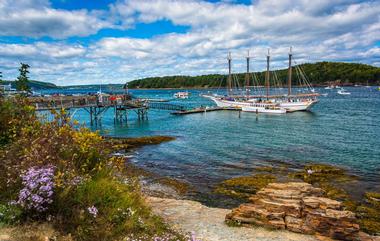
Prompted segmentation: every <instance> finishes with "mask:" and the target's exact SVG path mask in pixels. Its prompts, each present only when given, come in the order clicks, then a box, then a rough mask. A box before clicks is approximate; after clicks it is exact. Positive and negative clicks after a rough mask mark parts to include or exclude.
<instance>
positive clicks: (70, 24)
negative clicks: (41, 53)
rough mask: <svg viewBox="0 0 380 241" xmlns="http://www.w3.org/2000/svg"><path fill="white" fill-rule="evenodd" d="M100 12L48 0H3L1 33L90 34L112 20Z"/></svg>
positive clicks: (36, 36) (0, 19)
mask: <svg viewBox="0 0 380 241" xmlns="http://www.w3.org/2000/svg"><path fill="white" fill-rule="evenodd" d="M100 15H101V14H100V13H99V12H89V11H87V10H76V11H67V10H59V9H53V8H51V6H50V3H49V1H48V0H20V1H19V0H18V1H13V0H0V35H1V36H22V37H32V38H39V37H52V38H57V39H63V38H66V37H71V36H87V35H90V34H94V33H96V32H98V31H99V30H100V29H102V28H106V27H112V23H111V22H109V21H106V20H104V19H102V16H100Z"/></svg>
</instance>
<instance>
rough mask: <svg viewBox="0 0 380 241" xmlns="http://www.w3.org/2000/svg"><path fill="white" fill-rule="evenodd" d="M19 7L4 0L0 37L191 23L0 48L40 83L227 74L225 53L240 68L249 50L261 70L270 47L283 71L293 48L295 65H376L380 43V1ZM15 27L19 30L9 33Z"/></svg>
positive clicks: (167, 0) (146, 1)
mask: <svg viewBox="0 0 380 241" xmlns="http://www.w3.org/2000/svg"><path fill="white" fill-rule="evenodd" d="M21 1H22V2H23V5H24V6H28V8H27V9H25V8H24V10H25V13H23V14H24V15H23V14H21V12H22V11H21V12H18V11H14V10H9V9H8V10H4V9H6V8H11V7H12V6H11V4H10V0H0V14H1V11H3V12H5V14H7V15H6V16H5V17H4V16H2V15H0V31H1V32H2V33H0V35H6V36H11V35H18V34H19V35H20V36H29V37H31V36H34V37H40V36H51V37H54V38H63V39H65V38H66V37H68V36H85V35H90V34H93V33H95V32H97V31H98V30H99V29H102V28H107V27H109V28H118V29H121V30H122V29H126V28H130V27H131V26H133V25H134V24H136V23H146V24H149V23H154V22H156V21H160V20H167V21H170V22H171V23H172V24H173V25H180V26H188V27H189V28H188V29H189V30H188V31H187V32H185V33H167V34H162V35H157V36H154V37H151V38H136V37H104V38H100V39H99V40H97V41H92V42H91V43H90V44H88V45H86V46H84V45H79V44H69V43H67V42H65V41H64V40H63V41H58V42H53V43H45V42H42V41H39V42H36V43H32V44H0V56H3V57H5V58H7V59H9V60H12V61H14V60H19V59H27V60H29V61H31V62H32V63H33V66H35V67H34V68H35V71H36V73H38V74H39V77H41V76H42V77H41V78H42V79H46V80H49V81H52V79H53V80H54V81H53V82H55V83H58V84H72V83H94V82H98V83H99V82H101V81H102V82H122V81H125V80H132V79H135V78H141V77H147V76H157V75H160V76H161V75H175V74H190V75H198V74H207V73H221V72H224V71H225V65H226V59H225V57H226V54H227V52H228V51H232V53H233V58H234V60H233V64H234V70H235V71H244V56H245V54H246V51H247V50H248V49H251V52H252V54H253V66H252V68H253V69H255V70H262V69H263V67H264V62H265V54H266V51H267V48H268V47H271V49H272V55H273V58H272V59H273V63H272V66H273V67H274V68H281V67H284V66H286V58H287V52H288V47H289V46H291V45H292V46H294V50H295V57H296V58H297V60H298V62H314V61H321V60H328V61H358V62H363V63H369V64H375V65H376V64H377V65H378V63H379V62H380V56H379V46H376V45H378V42H379V41H380V2H379V1H378V0H375V1H359V0H335V1H331V0H320V1H307V0H284V1H275V0H259V1H252V4H251V5H249V4H246V5H243V4H237V3H235V1H221V2H216V3H211V2H206V1H201V0H118V1H117V2H116V3H114V4H111V5H110V6H109V9H108V10H107V14H105V12H104V11H103V12H100V13H99V12H96V13H95V12H90V11H88V10H75V11H68V10H59V9H53V8H52V7H51V5H50V3H49V1H48V0H21ZM37 2H38V3H39V4H37V5H35V4H33V3H37ZM21 16H22V17H25V16H26V18H25V19H26V20H25V21H23V20H22V17H21ZM105 16H107V17H105ZM7 21H8V22H7ZM11 22H13V23H15V24H16V23H17V24H20V25H19V27H18V28H17V29H14V28H9V26H11V24H10V23H11ZM47 23H49V24H47ZM7 26H8V27H7ZM52 26H53V28H52ZM7 31H8V32H7ZM12 31H13V32H12ZM5 62H6V61H5ZM5 62H4V65H6V63H5ZM2 64H3V63H2V62H0V66H1V65H2ZM6 66H9V64H8V65H6ZM55 71H57V72H60V73H61V74H59V75H58V74H56V72H55ZM62 72H63V74H62ZM61 82H62V83H61Z"/></svg>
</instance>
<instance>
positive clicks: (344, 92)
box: [337, 88, 351, 95]
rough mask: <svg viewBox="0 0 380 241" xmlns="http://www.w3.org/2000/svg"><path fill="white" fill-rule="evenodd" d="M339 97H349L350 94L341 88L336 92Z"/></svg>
mask: <svg viewBox="0 0 380 241" xmlns="http://www.w3.org/2000/svg"><path fill="white" fill-rule="evenodd" d="M337 93H338V94H339V95H350V94H351V93H350V92H347V91H346V90H345V89H343V88H341V89H339V90H338V91H337Z"/></svg>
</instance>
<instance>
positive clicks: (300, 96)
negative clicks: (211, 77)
mask: <svg viewBox="0 0 380 241" xmlns="http://www.w3.org/2000/svg"><path fill="white" fill-rule="evenodd" d="M292 55H293V54H292V48H290V51H289V66H288V83H287V84H288V91H287V94H286V93H285V94H284V93H281V94H273V92H274V91H273V90H272V91H271V86H270V77H271V76H270V52H269V49H268V54H267V70H266V73H265V93H262V94H251V90H250V89H249V88H250V87H251V86H250V82H251V81H250V74H251V73H250V72H249V62H250V56H249V52H248V55H247V72H246V75H245V90H246V93H245V95H242V94H240V95H235V94H233V90H232V73H231V61H232V58H231V53H229V54H228V56H227V60H228V78H227V95H225V96H220V95H209V94H208V95H203V97H206V98H209V99H211V100H213V101H214V102H215V103H216V105H217V106H219V107H235V108H241V109H242V110H243V111H254V112H258V113H278V114H282V113H286V112H294V111H306V110H310V108H311V107H312V106H313V105H315V104H316V103H318V98H317V97H318V96H320V94H319V93H316V92H315V91H314V89H313V88H311V85H310V83H309V81H308V80H307V78H306V75H305V73H304V72H303V70H302V69H300V67H299V66H296V67H297V71H298V72H297V73H298V74H299V75H300V77H301V78H302V79H303V84H301V86H306V87H307V89H308V92H307V93H296V94H294V93H293V92H292ZM274 73H275V72H274ZM274 75H275V76H276V74H274ZM254 87H255V88H256V89H257V90H258V89H260V88H261V86H259V83H258V81H257V86H254ZM284 110H285V111H284Z"/></svg>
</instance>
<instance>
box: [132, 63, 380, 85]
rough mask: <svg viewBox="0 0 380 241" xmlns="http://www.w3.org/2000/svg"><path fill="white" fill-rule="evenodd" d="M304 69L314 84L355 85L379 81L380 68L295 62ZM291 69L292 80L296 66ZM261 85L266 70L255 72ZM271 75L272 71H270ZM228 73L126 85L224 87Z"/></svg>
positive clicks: (283, 76) (280, 73) (282, 78)
mask: <svg viewBox="0 0 380 241" xmlns="http://www.w3.org/2000/svg"><path fill="white" fill-rule="evenodd" d="M297 67H299V68H300V69H302V70H303V72H304V73H305V75H306V76H307V78H308V80H309V81H310V82H311V83H312V84H313V85H327V84H330V83H331V82H338V83H340V84H345V85H354V84H370V85H376V84H380V68H378V67H375V66H371V65H366V64H359V63H342V62H318V63H308V64H301V65H297ZM297 67H295V68H293V76H294V79H296V78H297V76H296V68H297ZM275 72H276V77H277V79H278V81H279V82H281V83H283V84H285V83H286V82H287V75H288V69H281V70H276V71H275ZM254 75H255V76H256V77H257V79H258V80H259V81H261V84H264V79H265V77H264V76H265V71H262V72H255V73H254ZM272 76H273V74H272ZM234 79H236V81H237V83H238V84H239V85H240V86H242V85H243V83H244V81H245V80H244V79H245V73H238V74H234ZM226 82H227V75H220V74H210V75H200V76H182V75H179V76H164V77H150V78H144V79H138V80H134V81H131V82H129V83H128V87H129V88H186V87H191V88H194V87H199V88H204V87H219V86H222V87H224V86H226Z"/></svg>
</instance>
